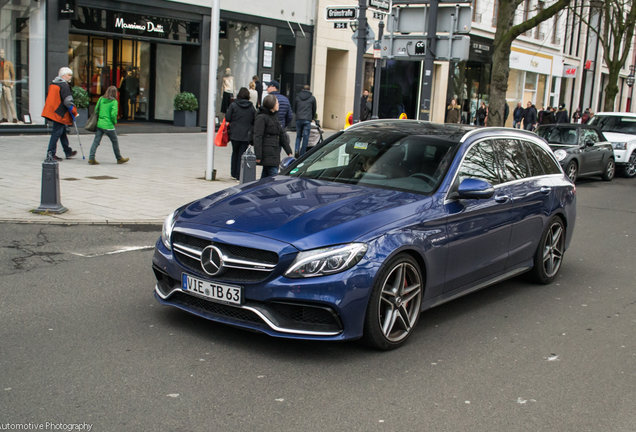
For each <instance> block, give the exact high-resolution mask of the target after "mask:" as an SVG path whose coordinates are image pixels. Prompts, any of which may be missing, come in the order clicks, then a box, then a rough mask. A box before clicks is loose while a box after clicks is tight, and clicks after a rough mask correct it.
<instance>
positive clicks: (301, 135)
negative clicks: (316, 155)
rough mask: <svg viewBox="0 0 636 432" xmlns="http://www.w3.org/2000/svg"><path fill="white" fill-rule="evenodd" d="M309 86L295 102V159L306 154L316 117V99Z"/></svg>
mask: <svg viewBox="0 0 636 432" xmlns="http://www.w3.org/2000/svg"><path fill="white" fill-rule="evenodd" d="M309 89H310V87H309V86H308V85H305V86H303V90H302V91H301V92H300V93H298V96H296V100H295V101H294V113H295V114H296V148H295V149H294V151H295V157H299V156H302V155H304V154H305V152H306V151H307V144H308V143H309V133H310V132H311V121H312V120H313V119H314V117H315V116H316V98H315V97H314V96H313V95H312V94H311V92H310V91H309Z"/></svg>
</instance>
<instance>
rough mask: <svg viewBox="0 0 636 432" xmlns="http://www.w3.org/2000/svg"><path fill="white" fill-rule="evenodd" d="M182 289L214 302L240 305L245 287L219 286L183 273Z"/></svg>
mask: <svg viewBox="0 0 636 432" xmlns="http://www.w3.org/2000/svg"><path fill="white" fill-rule="evenodd" d="M181 282H182V284H181V285H182V287H181V288H182V289H183V291H185V292H192V293H196V294H198V295H200V296H203V297H205V298H207V299H210V300H212V301H216V302H221V303H231V304H237V305H240V304H242V303H243V287H240V286H233V285H225V284H219V283H216V282H208V281H204V280H201V279H197V278H195V277H192V276H190V275H187V274H185V273H183V274H182V275H181Z"/></svg>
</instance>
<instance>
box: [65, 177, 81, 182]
mask: <svg viewBox="0 0 636 432" xmlns="http://www.w3.org/2000/svg"><path fill="white" fill-rule="evenodd" d="M62 180H66V181H77V180H79V179H78V178H75V177H68V178H64V179H62Z"/></svg>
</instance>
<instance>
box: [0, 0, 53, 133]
mask: <svg viewBox="0 0 636 432" xmlns="http://www.w3.org/2000/svg"><path fill="white" fill-rule="evenodd" d="M45 4H46V2H42V1H40V2H37V1H34V0H14V1H10V2H0V116H1V117H0V127H3V126H7V125H10V126H15V125H22V124H25V123H26V124H29V123H37V124H44V119H43V118H42V117H41V116H40V114H41V113H42V108H43V107H44V101H45V99H46V87H45V86H46V84H47V83H46V79H45V70H44V69H45V68H44V64H45V62H44V60H45V43H44V34H45V26H46V21H45Z"/></svg>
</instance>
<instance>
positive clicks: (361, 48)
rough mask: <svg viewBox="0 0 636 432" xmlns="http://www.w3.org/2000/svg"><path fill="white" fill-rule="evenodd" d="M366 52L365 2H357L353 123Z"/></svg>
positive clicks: (355, 120) (355, 119)
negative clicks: (356, 51) (356, 53)
mask: <svg viewBox="0 0 636 432" xmlns="http://www.w3.org/2000/svg"><path fill="white" fill-rule="evenodd" d="M366 50H367V0H359V14H358V55H357V56H356V86H355V91H354V93H353V123H358V122H359V121H360V99H361V98H362V81H363V76H362V74H363V73H364V53H365V52H366Z"/></svg>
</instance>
